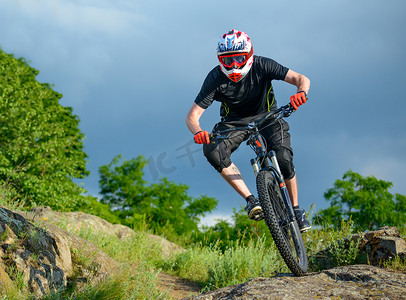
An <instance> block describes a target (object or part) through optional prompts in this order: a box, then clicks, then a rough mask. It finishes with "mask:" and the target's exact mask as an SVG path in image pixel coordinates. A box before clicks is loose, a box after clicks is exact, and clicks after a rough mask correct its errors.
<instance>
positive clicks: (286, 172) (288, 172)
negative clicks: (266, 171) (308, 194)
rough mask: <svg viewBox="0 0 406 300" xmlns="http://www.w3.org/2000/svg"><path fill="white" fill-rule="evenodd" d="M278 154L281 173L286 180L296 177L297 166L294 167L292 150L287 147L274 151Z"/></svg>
mask: <svg viewBox="0 0 406 300" xmlns="http://www.w3.org/2000/svg"><path fill="white" fill-rule="evenodd" d="M273 150H274V151H275V153H276V159H277V160H278V163H279V167H280V169H281V173H282V175H283V177H284V178H285V179H292V178H293V177H294V176H295V174H296V173H295V166H294V165H293V152H292V149H289V148H286V147H283V146H281V147H278V148H276V149H273Z"/></svg>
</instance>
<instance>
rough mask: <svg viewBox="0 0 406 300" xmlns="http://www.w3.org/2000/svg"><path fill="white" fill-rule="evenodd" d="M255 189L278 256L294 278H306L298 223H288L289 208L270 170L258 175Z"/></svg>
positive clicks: (304, 254)
mask: <svg viewBox="0 0 406 300" xmlns="http://www.w3.org/2000/svg"><path fill="white" fill-rule="evenodd" d="M257 190H258V196H259V201H260V202H261V206H262V209H263V211H264V218H265V223H266V225H267V226H268V228H269V231H270V232H271V235H272V237H273V239H274V242H275V244H276V246H277V248H278V250H279V253H280V254H281V256H282V258H283V260H284V261H285V263H286V265H287V266H288V268H289V269H290V270H291V271H292V273H293V274H294V275H296V276H303V275H305V274H306V272H307V269H308V260H307V255H306V249H305V246H304V243H303V238H302V235H301V233H300V230H299V227H298V225H297V222H296V221H290V220H289V219H290V218H289V209H288V207H286V205H285V202H284V199H283V197H282V193H281V190H280V188H279V183H278V181H277V179H276V177H275V174H274V172H273V171H269V170H262V171H260V172H259V173H258V176H257Z"/></svg>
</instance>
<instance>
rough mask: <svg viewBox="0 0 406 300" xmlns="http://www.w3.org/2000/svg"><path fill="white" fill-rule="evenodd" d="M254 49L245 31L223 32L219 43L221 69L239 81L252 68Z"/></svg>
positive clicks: (218, 53)
mask: <svg viewBox="0 0 406 300" xmlns="http://www.w3.org/2000/svg"><path fill="white" fill-rule="evenodd" d="M252 54H253V49H252V43H251V40H250V38H249V37H248V35H247V34H246V33H245V32H242V31H239V30H235V29H233V30H230V31H229V32H227V33H225V34H223V35H222V36H221V37H220V40H219V42H218V45H217V57H218V60H219V62H220V68H221V71H223V73H224V74H225V75H226V76H227V77H228V78H229V79H230V80H232V81H234V82H238V81H240V80H241V79H242V78H244V76H245V75H247V73H248V71H249V70H250V69H251V66H252V61H253V60H254V57H253V55H252Z"/></svg>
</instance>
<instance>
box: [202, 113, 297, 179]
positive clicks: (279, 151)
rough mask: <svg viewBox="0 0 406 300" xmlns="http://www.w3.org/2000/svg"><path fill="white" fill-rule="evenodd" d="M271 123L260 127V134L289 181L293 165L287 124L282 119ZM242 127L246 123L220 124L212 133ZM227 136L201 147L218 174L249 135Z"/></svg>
mask: <svg viewBox="0 0 406 300" xmlns="http://www.w3.org/2000/svg"><path fill="white" fill-rule="evenodd" d="M271 123H272V122H271V121H270V122H268V123H265V124H264V125H262V126H261V129H260V133H261V135H262V136H263V137H264V139H265V141H266V145H267V151H270V150H274V151H275V152H276V157H277V159H278V162H279V166H280V169H281V172H282V175H283V176H284V177H285V178H286V179H291V178H293V177H294V176H295V168H294V165H293V151H292V148H291V146H290V134H289V129H290V127H289V124H288V123H287V122H286V121H285V120H283V119H279V120H278V121H276V122H275V123H273V124H271ZM269 124H271V125H269ZM244 125H246V123H245V124H242V123H241V122H236V121H233V122H220V123H217V124H216V125H215V126H214V128H213V131H215V130H224V129H226V128H232V127H237V126H244ZM227 136H228V138H227V139H222V140H218V141H215V142H214V143H210V144H204V145H203V153H204V155H205V156H206V158H207V160H208V161H209V163H210V164H211V165H212V166H213V167H214V168H215V169H216V170H217V171H218V172H221V171H222V170H223V169H224V168H227V167H229V166H230V165H231V154H232V153H233V152H234V151H235V150H237V148H238V147H239V146H240V144H241V143H242V142H243V141H245V140H247V139H248V137H249V133H246V132H242V131H233V132H230V133H229V134H228V135H227Z"/></svg>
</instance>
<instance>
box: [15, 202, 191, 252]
mask: <svg viewBox="0 0 406 300" xmlns="http://www.w3.org/2000/svg"><path fill="white" fill-rule="evenodd" d="M21 214H22V215H23V216H25V217H26V218H28V219H31V220H33V221H44V222H46V223H51V224H54V225H56V226H57V227H60V228H63V229H66V230H67V231H69V232H73V233H78V232H80V231H81V230H89V231H91V232H94V233H100V234H105V235H115V236H116V237H118V238H119V239H126V238H133V237H135V236H136V235H137V233H136V232H135V231H134V230H132V229H131V228H129V227H127V226H124V225H121V224H111V223H109V222H107V221H106V220H104V219H102V218H99V217H96V216H93V215H89V214H85V213H83V212H56V211H53V210H52V209H51V208H49V207H38V208H34V209H32V210H31V211H30V212H22V213H21ZM147 237H148V238H149V239H150V240H151V241H152V242H153V243H154V244H155V245H157V246H158V247H159V248H160V249H161V251H162V254H163V255H164V256H166V257H169V256H170V255H173V254H175V253H177V252H183V251H185V250H184V249H183V248H182V247H180V246H178V245H176V244H174V243H171V242H169V241H167V240H166V239H164V238H162V237H160V236H156V235H152V234H148V235H147Z"/></svg>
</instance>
